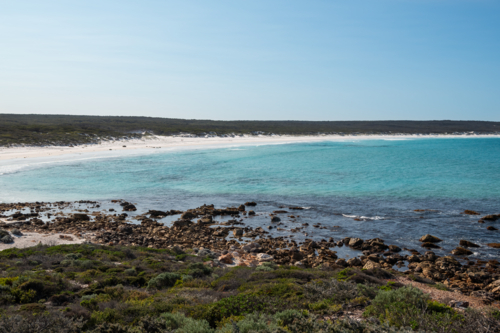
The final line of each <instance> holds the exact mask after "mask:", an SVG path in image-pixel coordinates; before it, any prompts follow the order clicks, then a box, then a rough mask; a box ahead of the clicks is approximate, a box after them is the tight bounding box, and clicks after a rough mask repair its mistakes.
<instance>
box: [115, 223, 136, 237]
mask: <svg viewBox="0 0 500 333" xmlns="http://www.w3.org/2000/svg"><path fill="white" fill-rule="evenodd" d="M118 231H119V232H121V233H124V234H127V235H130V234H131V233H133V232H134V229H132V227H131V226H129V225H121V226H119V227H118Z"/></svg>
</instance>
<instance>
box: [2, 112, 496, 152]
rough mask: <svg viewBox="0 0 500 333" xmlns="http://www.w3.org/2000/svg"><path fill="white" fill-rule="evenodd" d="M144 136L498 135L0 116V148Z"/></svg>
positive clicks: (434, 125) (466, 129)
mask: <svg viewBox="0 0 500 333" xmlns="http://www.w3.org/2000/svg"><path fill="white" fill-rule="evenodd" d="M149 134H154V135H165V136H168V135H180V134H183V135H190V136H199V137H204V136H221V137H225V136H231V135H322V134H327V135H332V134H333V135H356V134H364V135H366V134H368V135H370V134H372V135H388V134H389V135H391V134H393V135H394V134H424V135H431V134H450V135H451V134H453V135H471V134H500V122H488V121H450V120H439V121H399V120H398V121H240V120H239V121H220V120H194V119H171V118H151V117H114V116H113V117H112V116H72V115H39V114H23V115H17V114H0V146H11V145H31V146H47V145H54V146H63V145H77V144H90V143H98V142H100V141H101V140H116V139H136V138H141V137H143V136H145V135H146V136H147V135H149Z"/></svg>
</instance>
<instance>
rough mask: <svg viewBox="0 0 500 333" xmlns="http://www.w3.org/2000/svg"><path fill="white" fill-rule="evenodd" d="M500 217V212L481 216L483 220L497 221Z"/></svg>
mask: <svg viewBox="0 0 500 333" xmlns="http://www.w3.org/2000/svg"><path fill="white" fill-rule="evenodd" d="M498 219H500V214H495V215H486V216H483V217H482V218H481V220H485V221H496V220H498Z"/></svg>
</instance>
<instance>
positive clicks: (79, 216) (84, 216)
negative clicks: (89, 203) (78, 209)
mask: <svg viewBox="0 0 500 333" xmlns="http://www.w3.org/2000/svg"><path fill="white" fill-rule="evenodd" d="M73 219H74V220H76V221H90V217H89V216H88V215H87V214H73Z"/></svg>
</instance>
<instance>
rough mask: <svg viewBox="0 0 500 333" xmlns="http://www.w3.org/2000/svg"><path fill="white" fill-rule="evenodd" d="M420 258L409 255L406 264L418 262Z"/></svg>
mask: <svg viewBox="0 0 500 333" xmlns="http://www.w3.org/2000/svg"><path fill="white" fill-rule="evenodd" d="M420 261H421V260H420V258H419V257H418V256H417V255H414V254H413V255H411V256H409V257H408V262H420Z"/></svg>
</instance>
